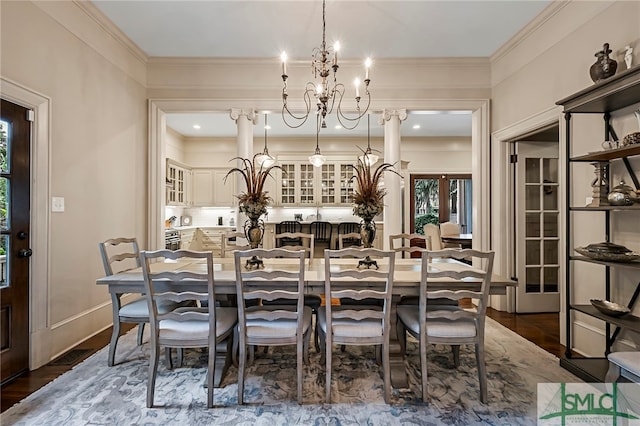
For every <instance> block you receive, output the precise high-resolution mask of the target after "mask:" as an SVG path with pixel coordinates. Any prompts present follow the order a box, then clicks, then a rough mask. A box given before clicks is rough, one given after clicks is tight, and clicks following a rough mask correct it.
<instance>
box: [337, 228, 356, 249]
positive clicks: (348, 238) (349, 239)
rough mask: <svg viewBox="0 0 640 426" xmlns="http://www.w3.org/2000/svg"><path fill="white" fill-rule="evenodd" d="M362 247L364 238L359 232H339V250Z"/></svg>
mask: <svg viewBox="0 0 640 426" xmlns="http://www.w3.org/2000/svg"><path fill="white" fill-rule="evenodd" d="M353 246H356V247H361V246H362V238H361V237H360V233H359V232H351V233H349V234H338V250H342V249H344V248H347V247H353Z"/></svg>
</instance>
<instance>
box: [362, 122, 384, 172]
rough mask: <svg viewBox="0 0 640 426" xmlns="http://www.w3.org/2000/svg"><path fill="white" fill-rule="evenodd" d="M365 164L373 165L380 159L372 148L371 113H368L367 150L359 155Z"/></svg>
mask: <svg viewBox="0 0 640 426" xmlns="http://www.w3.org/2000/svg"><path fill="white" fill-rule="evenodd" d="M358 158H359V159H360V161H362V162H363V163H364V165H365V166H371V165H373V164H375V163H376V162H377V161H378V158H379V157H378V155H376V154H374V153H373V151H372V150H371V115H370V114H367V150H366V151H365V152H364V155H361V156H360V157H358Z"/></svg>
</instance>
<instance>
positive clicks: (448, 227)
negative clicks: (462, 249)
mask: <svg viewBox="0 0 640 426" xmlns="http://www.w3.org/2000/svg"><path fill="white" fill-rule="evenodd" d="M440 235H441V236H443V237H448V236H453V237H457V236H458V235H460V225H458V224H457V223H454V222H443V223H441V224H440Z"/></svg>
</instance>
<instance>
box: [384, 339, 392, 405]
mask: <svg viewBox="0 0 640 426" xmlns="http://www.w3.org/2000/svg"><path fill="white" fill-rule="evenodd" d="M382 375H383V379H384V402H385V403H387V404H390V401H391V372H390V365H389V336H387V338H386V340H385V342H384V344H383V345H382Z"/></svg>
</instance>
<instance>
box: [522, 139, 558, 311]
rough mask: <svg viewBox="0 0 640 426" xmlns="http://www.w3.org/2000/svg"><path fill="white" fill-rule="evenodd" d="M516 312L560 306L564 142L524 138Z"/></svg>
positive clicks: (548, 309) (556, 308) (547, 309)
mask: <svg viewBox="0 0 640 426" xmlns="http://www.w3.org/2000/svg"><path fill="white" fill-rule="evenodd" d="M517 149H518V157H517V158H518V160H517V163H516V173H515V175H516V186H515V187H516V206H515V208H516V244H515V245H516V253H517V255H516V262H517V265H516V270H517V271H518V287H517V292H516V312H518V313H527V312H559V310H560V293H559V279H560V257H559V254H560V250H559V248H560V234H559V232H560V221H559V220H560V212H559V201H560V200H559V199H558V144H557V143H556V142H518V144H517Z"/></svg>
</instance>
